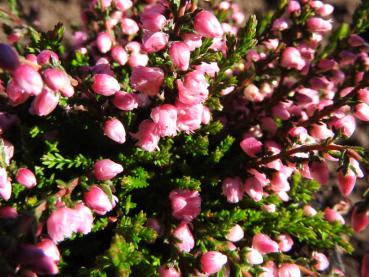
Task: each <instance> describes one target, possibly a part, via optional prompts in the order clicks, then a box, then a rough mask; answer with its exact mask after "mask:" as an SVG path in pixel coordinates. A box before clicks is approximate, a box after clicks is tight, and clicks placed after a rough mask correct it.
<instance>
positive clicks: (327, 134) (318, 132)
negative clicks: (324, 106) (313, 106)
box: [310, 123, 334, 140]
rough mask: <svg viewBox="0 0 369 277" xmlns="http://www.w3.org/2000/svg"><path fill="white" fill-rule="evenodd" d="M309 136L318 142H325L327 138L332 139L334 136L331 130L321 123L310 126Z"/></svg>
mask: <svg viewBox="0 0 369 277" xmlns="http://www.w3.org/2000/svg"><path fill="white" fill-rule="evenodd" d="M310 135H311V136H313V137H314V138H315V139H318V140H326V139H327V138H332V137H333V136H334V133H333V132H332V130H330V129H328V127H327V125H326V124H325V123H322V124H312V125H311V129H310Z"/></svg>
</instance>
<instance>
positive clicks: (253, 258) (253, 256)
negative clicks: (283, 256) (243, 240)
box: [246, 248, 264, 265]
mask: <svg viewBox="0 0 369 277" xmlns="http://www.w3.org/2000/svg"><path fill="white" fill-rule="evenodd" d="M246 260H247V262H248V263H249V264H251V265H259V264H262V263H263V261H264V259H263V255H261V253H260V252H259V251H257V250H256V249H254V248H250V249H249V251H248V252H247V254H246Z"/></svg>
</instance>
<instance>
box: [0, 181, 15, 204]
mask: <svg viewBox="0 0 369 277" xmlns="http://www.w3.org/2000/svg"><path fill="white" fill-rule="evenodd" d="M11 195H12V184H11V183H10V181H9V180H7V181H6V182H5V184H3V185H2V186H0V196H1V197H2V198H3V199H4V200H5V201H8V200H9V199H10V197H11Z"/></svg>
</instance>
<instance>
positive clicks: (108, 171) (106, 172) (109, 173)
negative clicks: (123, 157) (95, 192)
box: [94, 159, 123, 181]
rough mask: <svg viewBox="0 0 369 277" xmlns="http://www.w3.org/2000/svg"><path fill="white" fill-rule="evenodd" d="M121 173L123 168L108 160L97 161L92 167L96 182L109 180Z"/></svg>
mask: <svg viewBox="0 0 369 277" xmlns="http://www.w3.org/2000/svg"><path fill="white" fill-rule="evenodd" d="M121 172H123V166H121V165H120V164H118V163H115V162H113V161H112V160H109V159H104V160H100V161H97V162H95V165H94V175H95V178H96V179H97V180H101V181H106V180H110V179H113V178H114V177H115V176H117V175H118V174H119V173H121Z"/></svg>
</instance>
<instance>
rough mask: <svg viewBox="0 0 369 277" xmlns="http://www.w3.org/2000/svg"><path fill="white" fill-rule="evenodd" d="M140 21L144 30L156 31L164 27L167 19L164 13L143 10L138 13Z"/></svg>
mask: <svg viewBox="0 0 369 277" xmlns="http://www.w3.org/2000/svg"><path fill="white" fill-rule="evenodd" d="M140 21H141V23H142V27H143V28H144V29H145V30H149V31H151V32H158V31H161V30H162V29H163V28H164V26H165V24H166V22H167V19H166V17H165V16H164V15H162V14H160V13H157V12H143V13H141V15H140Z"/></svg>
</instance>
